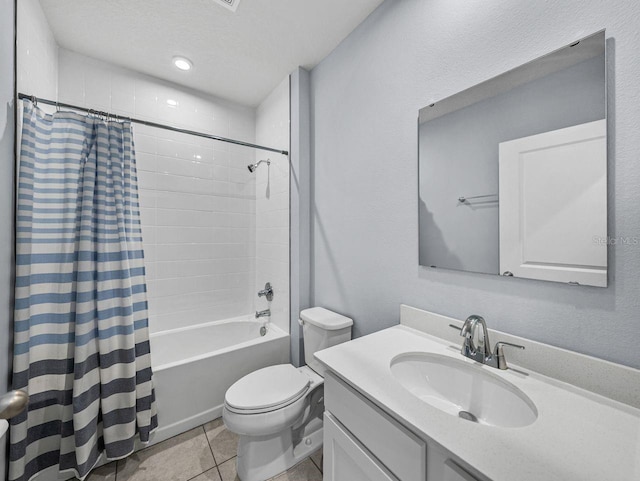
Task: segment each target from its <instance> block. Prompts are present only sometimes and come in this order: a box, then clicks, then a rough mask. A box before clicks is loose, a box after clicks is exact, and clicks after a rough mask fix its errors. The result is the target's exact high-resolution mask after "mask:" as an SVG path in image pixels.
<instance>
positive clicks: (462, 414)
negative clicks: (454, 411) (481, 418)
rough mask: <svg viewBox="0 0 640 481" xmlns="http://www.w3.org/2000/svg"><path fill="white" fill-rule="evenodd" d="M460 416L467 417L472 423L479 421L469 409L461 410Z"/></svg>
mask: <svg viewBox="0 0 640 481" xmlns="http://www.w3.org/2000/svg"><path fill="white" fill-rule="evenodd" d="M458 417H460V418H462V419H466V420H467V421H471V422H472V423H477V422H478V418H477V417H475V416H474V415H473V414H471V413H470V412H469V411H460V412H459V413H458Z"/></svg>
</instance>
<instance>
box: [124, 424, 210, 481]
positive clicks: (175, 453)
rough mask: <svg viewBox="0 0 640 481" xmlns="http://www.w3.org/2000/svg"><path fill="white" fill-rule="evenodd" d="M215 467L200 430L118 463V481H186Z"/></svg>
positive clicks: (169, 440) (140, 452)
mask: <svg viewBox="0 0 640 481" xmlns="http://www.w3.org/2000/svg"><path fill="white" fill-rule="evenodd" d="M213 467H215V461H214V459H213V456H212V455H211V450H210V449H209V443H208V442H207V438H206V436H205V434H204V431H203V429H202V428H201V427H199V428H195V429H192V430H191V431H188V432H186V433H184V434H180V435H179V436H176V437H173V438H171V439H167V440H166V441H163V442H161V443H159V444H156V445H155V446H151V447H150V448H147V449H143V450H142V451H138V452H137V453H134V454H132V455H131V456H129V457H128V458H127V459H125V460H122V461H118V481H187V480H189V479H191V478H193V477H195V476H198V475H199V474H202V473H204V472H205V471H207V470H209V469H211V468H213Z"/></svg>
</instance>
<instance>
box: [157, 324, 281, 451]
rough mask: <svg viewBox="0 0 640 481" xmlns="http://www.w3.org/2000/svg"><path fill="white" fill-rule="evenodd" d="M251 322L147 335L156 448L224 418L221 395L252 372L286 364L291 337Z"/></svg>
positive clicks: (212, 325)
mask: <svg viewBox="0 0 640 481" xmlns="http://www.w3.org/2000/svg"><path fill="white" fill-rule="evenodd" d="M262 325H263V322H261V321H256V320H255V319H253V316H250V317H249V316H247V317H239V318H234V319H228V320H224V321H216V322H211V323H207V324H200V325H197V326H191V327H185V328H180V329H173V330H171V331H164V332H159V333H155V334H151V365H152V367H153V374H154V384H155V389H156V398H157V404H158V424H159V426H158V430H157V432H156V434H155V435H154V437H153V440H152V442H153V443H157V442H160V441H163V440H165V439H167V438H170V437H172V436H175V435H177V434H180V433H183V432H185V431H188V430H189V429H192V428H194V427H197V426H200V425H201V424H204V423H206V422H208V421H212V420H214V419H216V418H218V417H220V416H221V415H222V407H223V404H224V394H225V392H226V391H227V389H228V388H229V387H230V386H231V385H232V384H233V383H234V382H236V381H237V380H238V379H240V378H241V377H242V376H244V375H246V374H249V373H250V372H252V371H255V370H256V369H260V368H262V367H266V366H271V365H274V364H282V363H288V362H289V335H288V334H287V333H285V332H283V331H282V330H281V329H279V328H278V327H276V326H274V325H273V324H270V325H269V328H268V330H267V334H266V335H265V336H264V337H262V336H260V327H261V326H262Z"/></svg>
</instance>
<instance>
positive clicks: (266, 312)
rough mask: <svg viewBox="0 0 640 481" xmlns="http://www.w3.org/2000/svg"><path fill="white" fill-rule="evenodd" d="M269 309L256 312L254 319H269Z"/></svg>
mask: <svg viewBox="0 0 640 481" xmlns="http://www.w3.org/2000/svg"><path fill="white" fill-rule="evenodd" d="M270 316H271V309H265V310H264V311H256V319H260V318H261V317H270Z"/></svg>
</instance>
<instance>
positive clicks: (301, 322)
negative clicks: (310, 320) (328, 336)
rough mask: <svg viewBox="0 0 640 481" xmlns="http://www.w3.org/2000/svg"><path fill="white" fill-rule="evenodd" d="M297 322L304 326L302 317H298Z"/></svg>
mask: <svg viewBox="0 0 640 481" xmlns="http://www.w3.org/2000/svg"><path fill="white" fill-rule="evenodd" d="M298 324H300V325H301V326H303V327H304V321H303V320H302V319H300V318H298Z"/></svg>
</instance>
